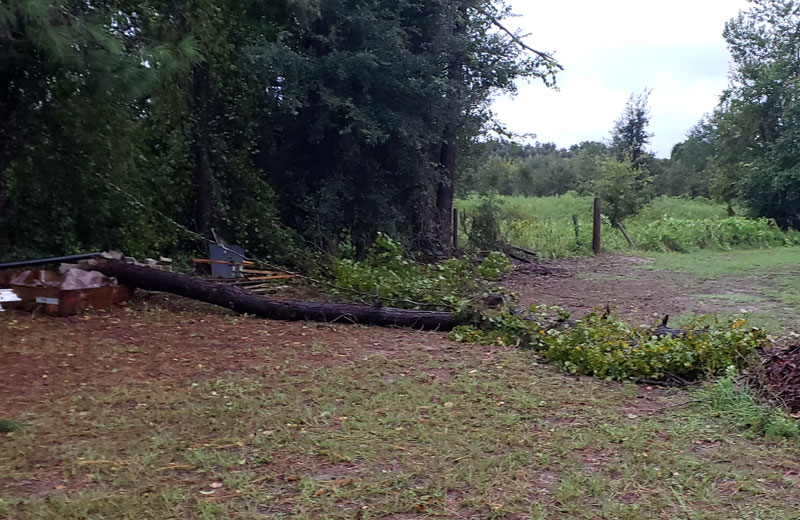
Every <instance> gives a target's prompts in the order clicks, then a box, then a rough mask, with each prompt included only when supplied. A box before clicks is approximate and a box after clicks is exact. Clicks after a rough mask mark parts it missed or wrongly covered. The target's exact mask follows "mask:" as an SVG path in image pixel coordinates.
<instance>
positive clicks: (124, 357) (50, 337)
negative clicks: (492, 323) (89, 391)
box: [0, 305, 481, 418]
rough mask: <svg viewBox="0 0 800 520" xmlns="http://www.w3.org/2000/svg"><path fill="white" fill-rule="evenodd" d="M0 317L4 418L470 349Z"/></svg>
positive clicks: (291, 327) (425, 339)
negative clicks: (77, 403) (110, 396)
mask: <svg viewBox="0 0 800 520" xmlns="http://www.w3.org/2000/svg"><path fill="white" fill-rule="evenodd" d="M187 308H191V305H189V307H187ZM0 316H2V317H1V318H0V417H5V418H8V417H13V416H14V413H15V412H17V411H19V410H22V409H26V408H30V407H31V406H32V405H35V404H36V403H39V402H44V401H47V400H50V399H57V398H61V397H64V396H68V395H71V394H74V393H76V392H80V391H81V390H82V389H85V388H87V387H94V388H96V387H111V386H118V385H121V384H125V383H128V382H135V381H162V382H163V381H166V382H175V383H181V382H185V381H187V380H196V379H205V378H210V377H217V376H218V375H219V374H223V373H228V372H233V371H252V372H259V371H263V370H269V369H270V368H274V367H275V366H284V365H286V366H297V367H321V366H329V365H335V364H341V363H344V362H354V361H363V360H364V359H368V358H370V357H372V356H375V355H379V356H383V357H389V358H391V357H395V356H402V355H404V354H406V353H407V352H409V351H411V350H415V351H419V350H420V349H425V350H429V351H430V354H431V355H432V356H435V355H442V353H444V352H447V355H457V353H458V352H459V351H462V352H463V350H464V346H463V345H457V344H455V343H452V342H451V341H450V340H449V338H448V335H447V334H446V333H437V332H419V331H414V330H409V329H391V328H377V327H374V328H367V327H361V326H357V325H346V324H325V323H306V322H280V321H272V320H265V319H260V318H246V317H240V316H232V315H230V314H227V313H224V312H223V313H216V314H208V313H204V312H202V313H201V312H193V311H188V310H186V311H176V310H174V309H169V310H164V309H159V308H151V309H150V310H146V311H142V310H137V311H132V310H130V309H115V310H111V311H105V312H96V313H93V314H90V315H86V316H74V317H70V318H51V317H32V316H30V315H29V314H24V313H5V314H4V315H0ZM54 338H58V341H57V342H56V341H54ZM476 348H481V347H476ZM432 376H433V377H436V378H440V379H447V378H448V377H449V374H447V373H446V371H444V370H443V371H441V372H439V373H435V374H432Z"/></svg>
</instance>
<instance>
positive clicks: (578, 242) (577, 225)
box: [572, 215, 581, 248]
mask: <svg viewBox="0 0 800 520" xmlns="http://www.w3.org/2000/svg"><path fill="white" fill-rule="evenodd" d="M572 224H573V226H575V246H576V247H578V248H580V247H581V224H580V222H578V215H572Z"/></svg>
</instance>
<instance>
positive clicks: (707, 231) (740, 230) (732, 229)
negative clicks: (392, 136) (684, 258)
mask: <svg viewBox="0 0 800 520" xmlns="http://www.w3.org/2000/svg"><path fill="white" fill-rule="evenodd" d="M496 200H497V201H498V202H499V203H500V211H499V214H498V220H499V222H500V229H501V232H502V234H503V236H504V237H505V238H506V239H507V240H508V241H509V242H510V243H512V244H514V245H519V246H522V247H526V248H530V249H533V250H535V251H538V252H539V253H540V254H541V255H542V256H543V257H550V258H555V257H570V256H582V255H588V254H591V244H592V238H591V232H592V199H591V198H589V197H579V196H577V195H574V194H572V193H568V194H566V195H562V196H558V197H497V199H496ZM480 203H481V199H479V198H475V197H473V198H469V199H466V200H460V201H458V202H457V206H458V207H459V209H460V210H461V211H462V212H463V214H465V215H466V216H467V219H469V216H470V215H471V214H473V213H474V212H475V210H476V207H477V206H478V205H479V204H480ZM738 211H739V212H740V213H741V210H738ZM573 215H577V216H578V221H579V229H578V234H577V237H576V232H575V227H574V224H573V220H572V216H573ZM625 226H626V228H627V230H628V233H629V235H630V237H631V238H632V240H633V241H634V243H635V246H636V247H633V248H632V247H630V245H629V244H628V242H627V240H626V239H625V238H624V237H623V235H622V233H621V232H620V231H619V230H618V229H616V228H615V227H614V226H613V225H612V223H611V222H610V221H609V220H608V219H607V218H604V219H603V230H602V232H603V239H602V242H603V248H604V249H605V250H606V251H615V252H635V251H648V252H694V251H698V250H706V249H708V250H729V249H738V248H744V249H748V248H749V249H754V248H765V247H782V246H786V245H797V244H800V234H798V232H795V231H791V232H789V233H784V232H782V231H781V230H780V229H778V228H777V227H776V226H775V225H774V223H772V222H771V221H767V220H753V219H748V218H744V217H741V216H729V215H728V213H727V208H726V207H725V206H723V205H720V204H715V203H713V202H711V201H708V200H705V199H695V200H691V199H684V198H677V197H659V198H657V199H654V200H653V201H652V202H650V204H648V205H647V206H646V207H645V208H643V209H642V211H640V212H639V213H638V214H637V215H634V216H633V217H630V218H629V219H627V220H626V222H625Z"/></svg>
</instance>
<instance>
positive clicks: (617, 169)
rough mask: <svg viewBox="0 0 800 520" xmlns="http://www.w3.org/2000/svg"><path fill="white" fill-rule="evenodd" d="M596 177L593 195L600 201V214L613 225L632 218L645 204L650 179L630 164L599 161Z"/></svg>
mask: <svg viewBox="0 0 800 520" xmlns="http://www.w3.org/2000/svg"><path fill="white" fill-rule="evenodd" d="M599 167H600V177H599V178H597V179H595V181H594V182H593V183H592V189H593V191H594V192H595V194H596V195H597V196H598V197H600V199H601V200H602V201H603V205H604V209H603V212H604V213H606V214H608V216H609V218H611V220H612V221H613V222H620V221H622V220H624V219H626V218H628V217H630V216H631V215H635V214H636V213H637V212H638V211H639V210H641V209H642V208H643V207H644V205H645V204H646V203H647V200H648V197H649V192H650V185H651V184H652V179H651V177H650V174H649V172H647V170H645V169H642V168H639V167H637V166H634V165H633V164H631V161H629V160H625V161H622V162H620V161H615V160H613V159H606V160H603V161H600V163H599Z"/></svg>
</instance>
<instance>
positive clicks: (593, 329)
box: [452, 307, 768, 380]
mask: <svg viewBox="0 0 800 520" xmlns="http://www.w3.org/2000/svg"><path fill="white" fill-rule="evenodd" d="M566 323H567V316H566V314H565V312H564V311H560V314H557V315H555V316H554V315H553V309H552V308H551V309H547V308H541V307H532V308H531V309H530V314H529V315H527V316H524V317H522V316H519V315H503V316H500V317H495V318H491V319H489V320H487V322H486V324H485V326H484V330H482V331H478V330H477V329H470V328H465V327H461V328H459V329H457V330H455V331H454V332H453V334H452V337H453V339H455V340H458V341H476V339H477V340H478V341H479V342H482V343H497V344H503V345H518V346H523V347H530V348H534V349H536V350H537V351H539V352H541V353H542V356H543V358H544V359H545V360H547V361H549V362H551V363H554V364H556V365H558V366H559V367H561V368H562V369H564V370H565V371H567V372H569V373H572V374H583V375H592V376H595V377H599V378H602V379H613V380H626V379H641V378H647V379H662V378H665V377H668V376H677V377H681V378H683V379H687V380H694V379H698V378H701V377H704V376H706V375H710V374H717V373H720V372H721V371H723V370H725V369H726V368H727V367H728V366H743V365H744V364H745V363H746V360H747V357H748V356H749V355H751V354H752V352H753V351H754V350H755V349H756V348H758V347H761V346H764V345H766V344H767V343H768V338H767V336H766V334H765V333H764V332H763V331H761V330H759V329H755V328H752V329H748V328H746V320H745V319H743V318H738V319H731V320H729V321H727V322H724V323H713V324H712V323H709V320H708V319H706V320H698V321H695V322H693V323H691V324H690V325H689V326H687V327H686V329H685V331H684V333H683V334H682V335H680V336H678V337H673V336H671V335H667V336H656V335H654V334H653V332H652V330H650V329H647V328H643V327H635V326H632V325H631V324H630V323H627V322H625V321H622V320H619V319H616V318H615V317H614V316H613V315H612V316H606V315H600V314H598V313H591V314H589V315H588V316H586V317H585V318H584V319H583V320H581V321H580V322H578V323H576V324H574V325H573V326H569V327H567V326H564V325H565V324H566ZM701 327H702V328H701Z"/></svg>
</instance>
